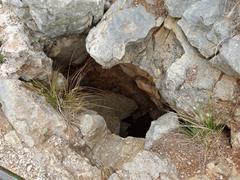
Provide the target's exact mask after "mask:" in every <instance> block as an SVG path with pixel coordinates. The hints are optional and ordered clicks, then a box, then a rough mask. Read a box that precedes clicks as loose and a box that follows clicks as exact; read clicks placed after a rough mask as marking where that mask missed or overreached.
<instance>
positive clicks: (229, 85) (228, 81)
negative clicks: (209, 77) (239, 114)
mask: <svg viewBox="0 0 240 180" xmlns="http://www.w3.org/2000/svg"><path fill="white" fill-rule="evenodd" d="M236 89H237V82H236V79H234V78H232V77H228V76H226V75H224V76H223V77H222V79H221V80H220V81H218V82H217V84H216V86H215V88H214V92H213V97H215V98H219V99H221V100H223V101H233V100H234V97H235V91H236Z"/></svg>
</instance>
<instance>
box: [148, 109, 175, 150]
mask: <svg viewBox="0 0 240 180" xmlns="http://www.w3.org/2000/svg"><path fill="white" fill-rule="evenodd" d="M178 127H179V122H178V117H177V115H176V114H175V113H172V112H171V113H167V114H165V115H163V116H161V117H160V118H159V119H157V120H156V121H152V123H151V126H150V128H149V130H148V132H147V134H146V138H145V149H147V150H149V149H151V147H152V146H153V144H154V142H155V141H157V140H159V139H160V138H161V137H162V136H163V135H164V134H167V133H169V132H171V131H173V130H175V129H177V128H178Z"/></svg>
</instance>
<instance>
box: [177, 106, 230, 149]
mask: <svg viewBox="0 0 240 180" xmlns="http://www.w3.org/2000/svg"><path fill="white" fill-rule="evenodd" d="M178 116H179V119H180V120H181V123H182V126H181V129H180V132H181V133H183V134H186V135H187V136H189V137H190V138H193V139H194V140H196V141H197V142H199V143H203V144H204V145H206V146H209V145H211V143H213V141H214V139H215V140H216V139H220V138H221V135H222V132H223V130H224V128H225V125H224V124H221V123H220V122H219V121H218V120H217V118H216V116H215V115H214V112H213V109H212V108H209V109H208V110H196V109H195V110H194V111H193V113H192V114H184V113H178Z"/></svg>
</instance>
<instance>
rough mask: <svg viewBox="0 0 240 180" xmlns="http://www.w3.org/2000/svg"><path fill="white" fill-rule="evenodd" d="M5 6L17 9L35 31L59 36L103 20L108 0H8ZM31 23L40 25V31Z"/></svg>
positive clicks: (5, 1) (78, 31) (76, 31)
mask: <svg viewBox="0 0 240 180" xmlns="http://www.w3.org/2000/svg"><path fill="white" fill-rule="evenodd" d="M4 3H6V4H12V5H14V6H16V11H17V14H18V15H19V16H20V17H21V18H23V19H24V21H26V24H27V25H28V26H29V27H30V28H32V29H33V30H34V31H40V32H41V33H43V34H44V35H46V36H48V37H57V36H61V35H65V34H76V33H81V32H83V31H85V30H86V29H87V28H89V27H90V26H91V25H92V24H93V23H96V22H97V21H98V20H100V19H101V17H102V15H103V11H104V3H105V0H89V1H85V0H77V1H75V0H67V1H65V0H62V1H55V0H47V1H45V0H41V1H38V0H24V1H21V2H20V1H17V3H16V1H8V0H4ZM30 20H33V22H34V23H35V24H36V26H37V28H36V29H34V28H35V27H34V26H32V23H31V22H30Z"/></svg>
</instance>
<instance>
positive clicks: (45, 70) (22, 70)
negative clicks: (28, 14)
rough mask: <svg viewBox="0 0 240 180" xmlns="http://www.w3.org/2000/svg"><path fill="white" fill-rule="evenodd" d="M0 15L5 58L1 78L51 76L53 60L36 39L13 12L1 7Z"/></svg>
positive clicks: (0, 69) (2, 49) (0, 72)
mask: <svg viewBox="0 0 240 180" xmlns="http://www.w3.org/2000/svg"><path fill="white" fill-rule="evenodd" d="M18 2H20V1H18ZM0 15H1V19H0V24H1V29H0V39H1V54H2V55H3V57H4V62H3V63H2V64H0V78H19V77H21V78H23V79H25V80H29V79H32V78H40V79H43V78H44V77H46V76H47V74H50V73H51V66H52V61H51V59H50V58H48V57H47V56H46V55H45V54H44V52H43V51H42V49H41V47H39V45H37V44H36V43H35V42H34V41H35V38H34V37H32V36H31V35H30V34H29V31H28V30H27V29H25V28H24V25H23V23H22V22H21V21H20V20H19V19H18V18H17V17H16V15H15V14H14V13H13V12H12V10H11V9H10V8H8V7H5V8H3V7H0Z"/></svg>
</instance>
